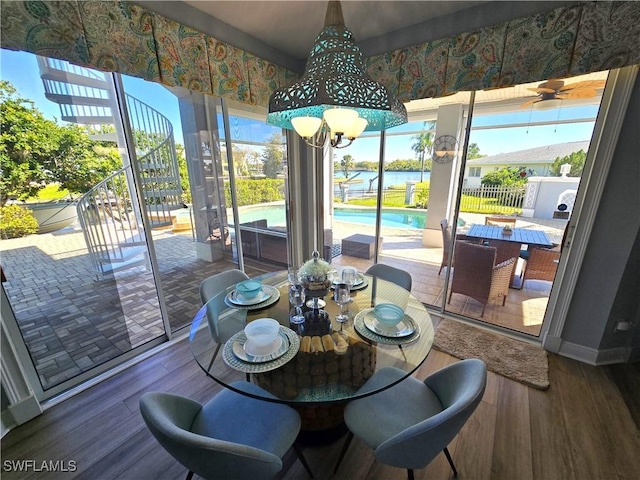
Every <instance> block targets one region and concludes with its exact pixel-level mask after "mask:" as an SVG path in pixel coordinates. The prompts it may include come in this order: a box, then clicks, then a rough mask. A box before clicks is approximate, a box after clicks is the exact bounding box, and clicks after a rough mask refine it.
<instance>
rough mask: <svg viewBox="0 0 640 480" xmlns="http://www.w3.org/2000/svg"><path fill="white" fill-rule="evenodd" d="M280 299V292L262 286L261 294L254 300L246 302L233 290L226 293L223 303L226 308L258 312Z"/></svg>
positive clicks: (270, 287)
mask: <svg viewBox="0 0 640 480" xmlns="http://www.w3.org/2000/svg"><path fill="white" fill-rule="evenodd" d="M279 299H280V290H278V289H277V288H275V287H272V286H271V285H262V292H261V294H260V293H259V294H258V295H257V297H256V298H251V299H249V300H247V299H246V298H240V295H237V294H236V291H235V289H234V290H232V291H230V292H229V293H227V295H226V296H225V297H224V303H225V304H226V305H227V306H228V307H232V308H239V309H245V310H258V309H260V308H265V307H269V306H271V305H273V304H274V303H276V302H277V301H278V300H279Z"/></svg>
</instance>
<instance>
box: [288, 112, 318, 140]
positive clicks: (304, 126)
mask: <svg viewBox="0 0 640 480" xmlns="http://www.w3.org/2000/svg"><path fill="white" fill-rule="evenodd" d="M291 124H292V125H293V128H294V129H295V131H296V132H297V134H298V135H300V136H301V137H303V138H311V137H313V136H314V135H315V134H316V133H317V132H318V130H320V126H321V125H322V119H321V118H316V117H296V118H292V119H291Z"/></svg>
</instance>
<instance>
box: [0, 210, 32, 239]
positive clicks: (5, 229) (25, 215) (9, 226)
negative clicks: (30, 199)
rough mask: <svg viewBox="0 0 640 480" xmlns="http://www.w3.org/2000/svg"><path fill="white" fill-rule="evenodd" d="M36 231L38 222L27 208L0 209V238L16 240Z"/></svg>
mask: <svg viewBox="0 0 640 480" xmlns="http://www.w3.org/2000/svg"><path fill="white" fill-rule="evenodd" d="M37 231H38V221H37V220H36V218H35V217H34V216H33V213H32V212H31V210H29V209H28V208H22V207H21V206H19V205H5V206H4V207H0V237H2V238H18V237H24V236H25V235H29V234H31V233H36V232H37Z"/></svg>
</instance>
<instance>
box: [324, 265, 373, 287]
mask: <svg viewBox="0 0 640 480" xmlns="http://www.w3.org/2000/svg"><path fill="white" fill-rule="evenodd" d="M339 283H346V284H348V285H349V290H350V291H352V292H355V291H358V290H364V289H365V288H367V286H369V282H368V280H367V277H366V276H365V275H364V274H362V273H360V272H358V270H357V269H356V268H354V267H343V268H342V270H341V271H340V272H337V271H336V272H334V274H333V278H332V281H331V290H334V289H335V287H336V285H337V284H339Z"/></svg>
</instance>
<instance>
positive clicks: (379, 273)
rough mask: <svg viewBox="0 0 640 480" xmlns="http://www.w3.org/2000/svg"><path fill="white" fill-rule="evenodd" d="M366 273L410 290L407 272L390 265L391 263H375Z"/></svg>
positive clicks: (410, 281)
mask: <svg viewBox="0 0 640 480" xmlns="http://www.w3.org/2000/svg"><path fill="white" fill-rule="evenodd" d="M366 273H367V274H368V275H371V276H373V277H378V278H381V279H382V280H386V281H388V282H392V283H395V284H396V285H398V286H399V287H402V288H404V289H405V290H408V291H411V283H412V280H411V274H410V273H409V272H405V271H404V270H400V269H399V268H396V267H392V266H391V265H385V264H384V263H376V264H375V265H371V266H370V267H369V268H368V269H367V271H366Z"/></svg>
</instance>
